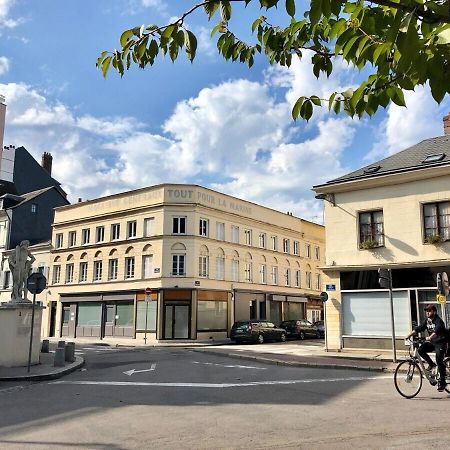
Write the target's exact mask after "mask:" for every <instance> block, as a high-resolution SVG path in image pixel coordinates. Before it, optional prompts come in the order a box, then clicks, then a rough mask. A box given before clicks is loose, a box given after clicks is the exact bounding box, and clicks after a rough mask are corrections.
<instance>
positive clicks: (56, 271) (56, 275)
mask: <svg viewBox="0 0 450 450" xmlns="http://www.w3.org/2000/svg"><path fill="white" fill-rule="evenodd" d="M60 282H61V266H53V284H59V283H60Z"/></svg>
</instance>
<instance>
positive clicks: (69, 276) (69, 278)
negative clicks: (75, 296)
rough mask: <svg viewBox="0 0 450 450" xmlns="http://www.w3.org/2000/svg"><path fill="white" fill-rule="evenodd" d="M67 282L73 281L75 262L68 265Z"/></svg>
mask: <svg viewBox="0 0 450 450" xmlns="http://www.w3.org/2000/svg"><path fill="white" fill-rule="evenodd" d="M66 283H73V264H67V265H66Z"/></svg>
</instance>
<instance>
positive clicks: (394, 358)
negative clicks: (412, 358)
mask: <svg viewBox="0 0 450 450" xmlns="http://www.w3.org/2000/svg"><path fill="white" fill-rule="evenodd" d="M388 270H389V302H390V304H391V328H392V361H393V362H394V363H396V362H397V351H396V347H395V324H394V297H393V295H392V270H391V269H388Z"/></svg>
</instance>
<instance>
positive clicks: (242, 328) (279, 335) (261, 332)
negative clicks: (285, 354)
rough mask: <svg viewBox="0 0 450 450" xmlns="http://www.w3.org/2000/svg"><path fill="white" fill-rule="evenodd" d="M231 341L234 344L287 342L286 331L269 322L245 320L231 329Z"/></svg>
mask: <svg viewBox="0 0 450 450" xmlns="http://www.w3.org/2000/svg"><path fill="white" fill-rule="evenodd" d="M230 339H231V340H232V341H234V342H258V343H259V344H262V343H263V342H264V341H281V342H284V341H285V340H286V331H285V330H283V328H278V327H276V326H275V325H274V324H273V323H272V322H268V321H267V320H243V321H239V322H235V323H234V324H233V326H232V327H231V333H230Z"/></svg>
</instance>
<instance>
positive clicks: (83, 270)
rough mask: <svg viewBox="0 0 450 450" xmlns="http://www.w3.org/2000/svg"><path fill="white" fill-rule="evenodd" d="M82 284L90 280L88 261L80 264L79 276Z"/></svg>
mask: <svg viewBox="0 0 450 450" xmlns="http://www.w3.org/2000/svg"><path fill="white" fill-rule="evenodd" d="M78 278H79V281H80V283H84V282H86V281H87V280H88V263H87V261H81V262H80V274H79V276H78Z"/></svg>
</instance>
